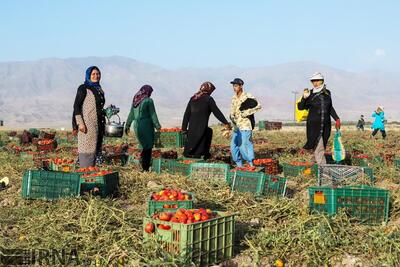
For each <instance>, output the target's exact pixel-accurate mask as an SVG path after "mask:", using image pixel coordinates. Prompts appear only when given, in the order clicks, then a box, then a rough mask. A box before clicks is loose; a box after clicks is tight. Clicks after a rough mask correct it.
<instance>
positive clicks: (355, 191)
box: [336, 185, 389, 224]
mask: <svg viewBox="0 0 400 267" xmlns="http://www.w3.org/2000/svg"><path fill="white" fill-rule="evenodd" d="M336 191H337V193H336V194H337V208H338V211H339V210H340V209H345V211H346V213H348V214H349V215H350V216H351V217H353V218H354V219H356V220H357V221H359V222H360V223H364V224H381V223H386V222H387V221H388V218H389V190H386V189H380V188H374V187H370V186H364V185H362V186H349V187H343V188H337V189H336Z"/></svg>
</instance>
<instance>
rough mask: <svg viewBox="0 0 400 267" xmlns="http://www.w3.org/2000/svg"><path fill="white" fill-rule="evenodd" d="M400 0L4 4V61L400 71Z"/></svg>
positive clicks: (8, 0)
mask: <svg viewBox="0 0 400 267" xmlns="http://www.w3.org/2000/svg"><path fill="white" fill-rule="evenodd" d="M399 14H400V1H398V0H397V1H396V0H393V1H376V0H375V1H367V0H363V1H361V0H360V1H355V0H354V1H350V0H347V1H333V0H332V1H322V0H319V1H298V0H297V1H295V0H293V1H278V0H276V1H262V0H260V1H238V0H237V1H235V0H230V1H228V0H214V1H213V0H201V1H200V0H199V1H194V0H192V1H190V0H181V1H177V0H159V1H151V0H143V1H127V0H126V1H123V0H118V1H109V0H108V1H100V0H96V1H88V0H85V1H80V0H72V1H71V0H68V1H67V0H65V1H61V0H58V1H54V0H47V1H45V0H25V1H22V0H20V1H19V0H1V1H0V25H1V26H0V48H1V49H0V61H20V60H35V59H40V58H48V57H61V58H67V57H84V56H111V55H121V56H127V57H131V58H134V59H137V60H140V61H144V62H149V63H153V64H157V65H161V66H163V67H167V68H179V67H185V66H189V67H220V66H225V65H237V66H244V67H249V66H265V65H275V64H279V63H285V62H291V61H315V62H319V63H322V64H326V65H331V66H334V67H339V68H343V69H347V70H357V71H358V70H370V69H380V70H390V71H396V72H397V71H398V66H399V64H398V62H399V61H400V52H399V43H400V42H399V41H400V34H399V33H400V16H399Z"/></svg>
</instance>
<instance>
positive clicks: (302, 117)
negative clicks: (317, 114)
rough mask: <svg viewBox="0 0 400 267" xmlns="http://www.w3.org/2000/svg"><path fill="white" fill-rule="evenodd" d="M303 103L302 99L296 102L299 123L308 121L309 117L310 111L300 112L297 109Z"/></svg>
mask: <svg viewBox="0 0 400 267" xmlns="http://www.w3.org/2000/svg"><path fill="white" fill-rule="evenodd" d="M300 101H301V97H300V98H299V99H297V101H296V111H295V113H296V121H297V122H302V121H305V120H307V117H308V110H306V109H305V110H299V108H298V107H297V104H298V103H299V102H300Z"/></svg>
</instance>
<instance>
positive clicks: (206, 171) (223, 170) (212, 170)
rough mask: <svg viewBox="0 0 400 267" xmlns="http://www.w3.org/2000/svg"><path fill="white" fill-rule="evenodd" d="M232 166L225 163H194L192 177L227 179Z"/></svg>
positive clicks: (191, 169)
mask: <svg viewBox="0 0 400 267" xmlns="http://www.w3.org/2000/svg"><path fill="white" fill-rule="evenodd" d="M229 169H230V166H229V165H228V164H224V163H203V162H201V163H192V164H191V167H190V178H192V179H220V180H223V181H226V179H227V175H228V173H229Z"/></svg>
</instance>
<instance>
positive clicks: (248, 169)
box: [231, 166, 258, 172]
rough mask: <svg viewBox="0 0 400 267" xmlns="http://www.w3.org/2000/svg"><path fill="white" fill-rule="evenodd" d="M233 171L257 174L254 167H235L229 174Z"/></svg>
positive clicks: (256, 169)
mask: <svg viewBox="0 0 400 267" xmlns="http://www.w3.org/2000/svg"><path fill="white" fill-rule="evenodd" d="M235 171H245V172H258V168H257V167H256V166H244V167H236V168H234V169H232V170H231V172H235Z"/></svg>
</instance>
